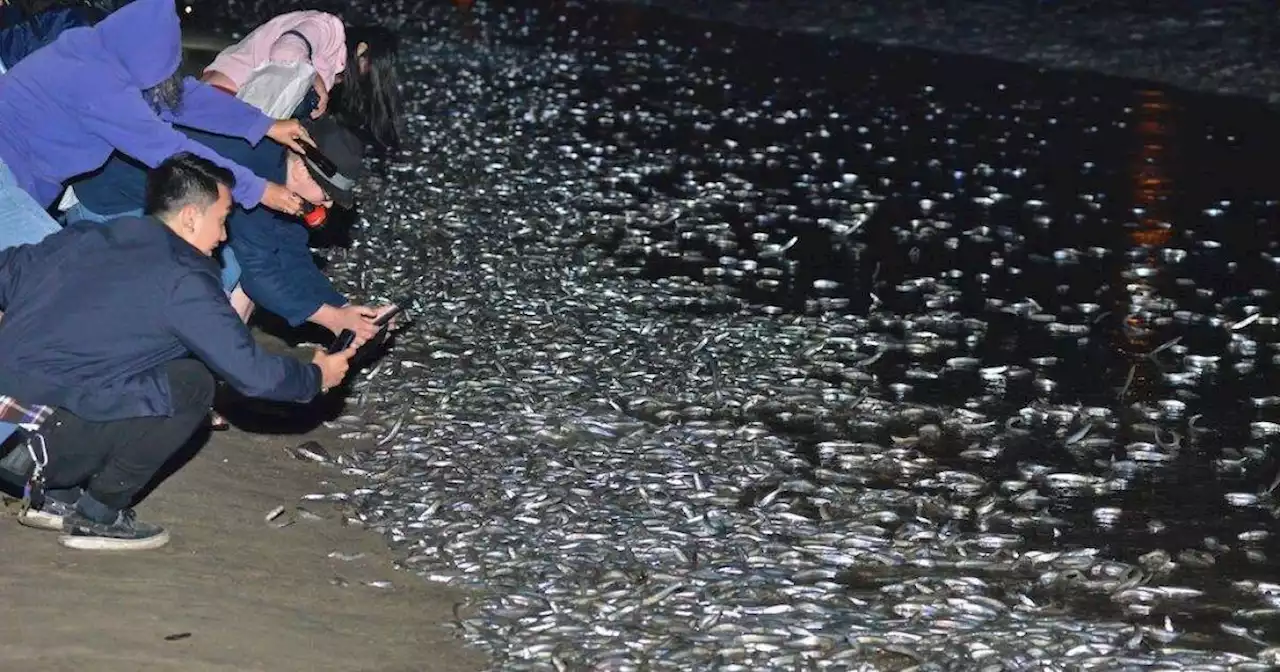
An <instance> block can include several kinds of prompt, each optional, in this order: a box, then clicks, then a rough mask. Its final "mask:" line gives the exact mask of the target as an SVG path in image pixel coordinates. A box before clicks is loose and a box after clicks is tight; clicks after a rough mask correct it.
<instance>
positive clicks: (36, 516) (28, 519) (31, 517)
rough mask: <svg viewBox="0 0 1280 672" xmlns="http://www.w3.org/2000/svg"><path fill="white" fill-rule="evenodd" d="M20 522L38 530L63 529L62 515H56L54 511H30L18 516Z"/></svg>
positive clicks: (59, 530)
mask: <svg viewBox="0 0 1280 672" xmlns="http://www.w3.org/2000/svg"><path fill="white" fill-rule="evenodd" d="M18 523H19V524H21V525H25V526H27V527H33V528H35V529H37V530H47V531H49V532H61V531H62V516H55V515H53V514H52V513H45V512H43V511H28V512H26V513H24V514H21V515H19V516H18Z"/></svg>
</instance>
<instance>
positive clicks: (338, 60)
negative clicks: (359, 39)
mask: <svg viewBox="0 0 1280 672" xmlns="http://www.w3.org/2000/svg"><path fill="white" fill-rule="evenodd" d="M307 14H308V16H307V17H306V18H304V19H302V20H300V21H298V22H297V23H296V24H294V25H293V27H291V28H289V30H296V31H298V32H299V33H301V34H302V35H303V36H305V37H306V38H307V41H308V42H310V43H311V49H312V52H311V58H310V62H311V65H312V66H313V67H314V68H315V69H316V74H317V75H320V80H321V81H323V82H324V88H325V90H326V91H329V90H332V89H333V85H334V80H336V79H337V77H338V73H340V72H342V71H343V70H345V69H346V66H347V29H346V26H345V25H343V23H342V19H339V18H338V17H336V16H334V15H332V14H326V13H324V12H307ZM267 59H268V60H271V61H307V60H308V59H307V46H306V45H305V44H303V43H302V41H301V40H299V39H298V38H297V36H294V35H281V36H280V37H279V38H278V39H276V41H275V42H274V43H273V44H272V45H271V51H270V53H269V54H268V56H267Z"/></svg>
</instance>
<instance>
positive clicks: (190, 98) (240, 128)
mask: <svg viewBox="0 0 1280 672" xmlns="http://www.w3.org/2000/svg"><path fill="white" fill-rule="evenodd" d="M160 118H161V119H164V120H165V121H169V122H172V123H174V124H177V125H179V126H186V127H188V128H194V129H196V130H200V131H208V132H209V133H217V134H218V135H229V136H231V137H233V138H243V139H245V140H248V141H249V144H250V145H257V144H258V143H259V142H261V141H262V138H264V137H266V135H267V131H269V130H271V124H273V123H275V120H274V119H272V118H271V117H268V116H267V115H265V114H263V113H262V112H261V111H260V110H258V108H256V107H254V106H252V105H250V104H248V103H246V102H244V101H242V100H240V99H239V98H236V97H235V96H232V95H230V94H228V93H225V92H223V91H219V90H217V89H215V88H213V87H212V86H209V85H208V84H205V83H203V82H199V81H196V80H195V79H194V78H192V77H186V78H184V79H183V80H182V107H181V108H180V109H179V110H178V112H177V113H176V114H175V113H168V112H166V113H162V114H161V115H160Z"/></svg>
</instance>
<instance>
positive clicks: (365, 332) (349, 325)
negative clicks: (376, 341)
mask: <svg viewBox="0 0 1280 672" xmlns="http://www.w3.org/2000/svg"><path fill="white" fill-rule="evenodd" d="M377 316H378V311H377V310H374V309H373V308H370V307H369V306H357V305H355V304H353V303H349V304H347V305H345V306H343V307H341V308H335V309H334V310H333V313H332V316H331V317H330V318H329V319H328V320H326V324H325V325H324V326H325V327H328V329H329V331H332V332H333V333H334V335H335V336H336V335H338V334H340V333H342V330H343V329H350V330H351V331H352V332H354V333H355V335H356V339H355V341H354V344H355V346H356V347H357V348H358V347H360V346H362V345H364V344H365V343H366V342H368V341H369V339H371V338H373V337H374V336H377V335H378V331H379V329H380V327H377V326H375V325H374V324H373V320H374V318H376V317H377Z"/></svg>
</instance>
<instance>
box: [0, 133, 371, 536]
mask: <svg viewBox="0 0 1280 672" xmlns="http://www.w3.org/2000/svg"><path fill="white" fill-rule="evenodd" d="M234 182H235V178H234V177H233V176H232V174H231V173H230V171H228V170H226V169H224V168H220V167H218V166H217V165H215V164H214V163H212V162H211V161H208V160H207V159H203V158H200V157H198V156H195V155H193V154H188V153H183V154H179V155H176V156H174V157H172V158H170V159H167V160H165V161H164V162H162V163H161V164H160V165H159V166H158V167H157V168H156V169H155V170H153V171H151V173H150V174H149V175H148V179H147V189H146V190H147V196H146V212H147V216H142V217H129V218H124V219H121V220H118V221H116V222H114V223H113V225H112V226H110V227H103V226H100V225H97V224H93V223H83V224H76V225H72V226H69V227H67V228H65V229H63V230H61V231H58V232H56V233H54V234H52V235H50V236H49V237H47V238H45V239H44V240H43V241H41V242H39V243H36V244H26V245H19V246H16V247H12V248H8V249H5V250H3V251H0V310H3V311H4V319H3V320H0V395H5V397H3V398H0V419H3V420H7V421H10V422H21V421H22V420H21V419H20V418H14V417H11V416H10V415H6V412H9V411H11V409H15V408H16V409H22V410H25V411H31V410H32V409H35V410H34V412H32V413H30V414H29V415H28V417H27V419H28V420H29V419H30V417H36V418H42V420H41V421H39V422H38V424H36V426H35V427H34V433H33V435H32V436H31V438H30V440H29V441H28V444H29V445H31V444H33V443H35V444H39V446H40V448H41V450H40V451H39V453H40V454H39V455H38V456H36V457H37V461H36V463H37V465H39V467H40V468H39V470H38V473H35V474H25V475H24V476H27V477H31V476H33V475H34V476H35V477H36V478H38V479H39V480H40V482H42V483H43V486H44V490H45V493H46V496H45V497H44V498H43V500H44V501H43V503H42V504H41V506H40V507H39V508H32V509H29V510H27V511H25V512H23V514H22V515H21V516H20V518H19V520H20V522H22V523H23V524H25V525H28V526H31V527H37V528H42V529H48V530H61V531H62V532H63V533H64V534H63V536H62V537H61V538H60V542H61V543H62V544H63V545H64V546H68V547H71V548H79V549H144V548H157V547H159V546H163V545H164V544H165V543H167V542H168V539H169V533H168V532H167V531H166V530H165V529H164V528H163V527H161V526H159V525H154V524H149V523H144V522H141V521H139V520H137V518H136V516H135V514H134V511H133V509H132V508H131V507H132V506H133V505H134V499H135V498H136V497H137V496H138V494H139V493H140V492H141V491H142V490H143V488H144V487H146V486H147V485H148V484H149V483H150V482H151V481H152V480H153V479H154V478H155V477H156V476H157V475H158V474H159V472H160V470H161V468H162V467H163V466H164V465H165V463H166V462H168V460H169V459H170V458H171V457H172V456H173V455H174V454H175V453H176V452H177V451H178V450H179V449H180V448H181V447H182V446H183V445H185V444H186V443H187V441H188V440H190V439H191V437H192V436H193V435H194V433H195V431H196V429H197V428H198V427H199V426H200V424H201V422H202V421H203V419H204V418H205V416H206V415H207V414H208V412H209V410H210V408H211V405H212V402H213V393H214V380H213V376H212V375H211V374H210V371H209V369H212V370H213V371H215V372H217V374H218V375H219V376H220V377H222V378H223V379H224V380H226V381H227V382H228V383H229V384H230V385H232V386H233V387H235V388H236V389H237V390H238V391H240V392H241V393H242V394H244V395H246V396H250V397H258V398H263V399H269V400H274V401H285V402H296V403H305V402H308V401H310V400H311V399H312V398H314V397H315V396H316V395H317V394H319V393H322V392H325V391H327V390H328V389H329V388H330V387H332V386H334V385H337V384H338V383H340V382H341V381H342V379H343V377H344V376H345V375H346V371H347V360H348V359H349V358H350V357H351V355H352V354H353V353H354V351H355V350H354V347H353V348H350V349H348V351H346V352H343V353H338V354H336V355H327V354H325V353H324V352H322V351H319V350H318V351H317V352H316V354H315V356H314V358H313V359H312V361H311V362H310V363H307V362H303V361H301V360H299V359H296V358H293V357H288V356H280V355H273V354H270V353H268V352H266V351H265V350H263V349H262V348H261V347H260V346H258V345H257V343H256V342H255V341H254V340H253V338H252V337H251V336H250V333H249V330H248V328H247V327H245V325H244V323H243V322H241V320H240V318H239V316H238V315H237V314H236V313H235V311H233V310H232V309H231V306H230V304H229V303H228V302H227V299H226V295H225V294H224V293H223V291H222V286H221V281H220V278H219V268H218V264H217V263H216V262H215V261H214V260H213V259H211V258H210V257H211V255H212V254H213V252H214V250H215V249H216V248H217V247H218V246H219V245H220V244H221V243H222V241H223V240H225V238H226V228H225V220H226V217H227V213H228V212H229V211H230V210H231V206H232V202H231V189H233V188H234ZM191 354H194V355H195V358H190V357H189V355H191ZM31 425H32V423H30V422H28V423H27V424H26V426H31ZM35 452H36V451H33V453H35ZM44 455H47V461H46V462H45V463H44V464H40V458H43V456H44Z"/></svg>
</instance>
